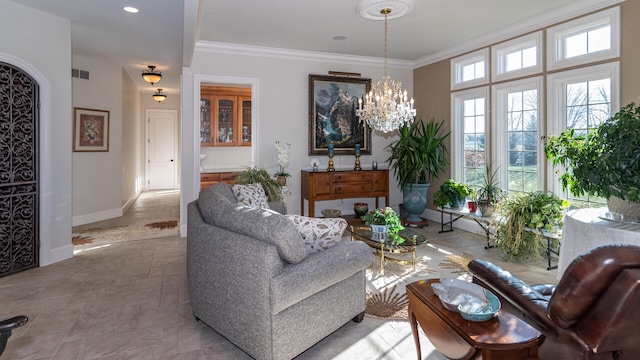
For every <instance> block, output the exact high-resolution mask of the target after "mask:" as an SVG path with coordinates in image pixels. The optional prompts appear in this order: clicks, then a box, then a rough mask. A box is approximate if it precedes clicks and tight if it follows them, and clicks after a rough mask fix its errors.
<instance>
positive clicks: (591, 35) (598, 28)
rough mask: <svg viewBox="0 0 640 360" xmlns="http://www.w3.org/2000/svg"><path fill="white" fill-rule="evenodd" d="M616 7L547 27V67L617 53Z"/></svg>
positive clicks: (596, 59)
mask: <svg viewBox="0 0 640 360" xmlns="http://www.w3.org/2000/svg"><path fill="white" fill-rule="evenodd" d="M619 39H620V8H619V7H615V8H611V9H609V10H605V11H601V12H599V13H596V14H593V15H589V16H585V17H582V18H580V19H577V20H573V21H570V22H567V23H564V24H561V25H558V26H555V27H552V28H550V29H549V30H548V31H547V50H548V51H547V56H548V60H547V67H548V69H549V70H552V69H559V68H564V67H568V66H574V65H581V64H586V63H589V62H594V61H600V60H606V59H611V58H615V57H618V56H620V40H619Z"/></svg>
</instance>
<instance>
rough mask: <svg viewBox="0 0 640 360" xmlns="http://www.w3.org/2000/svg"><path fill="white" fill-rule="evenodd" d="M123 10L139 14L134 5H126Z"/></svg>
mask: <svg viewBox="0 0 640 360" xmlns="http://www.w3.org/2000/svg"><path fill="white" fill-rule="evenodd" d="M122 10H124V11H126V12H128V13H132V14H137V13H138V9H136V8H134V7H133V6H125V7H123V8H122Z"/></svg>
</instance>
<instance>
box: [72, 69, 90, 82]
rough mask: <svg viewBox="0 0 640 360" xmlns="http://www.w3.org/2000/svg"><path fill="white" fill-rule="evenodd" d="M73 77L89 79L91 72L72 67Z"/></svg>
mask: <svg viewBox="0 0 640 360" xmlns="http://www.w3.org/2000/svg"><path fill="white" fill-rule="evenodd" d="M71 77H74V78H78V79H86V80H89V72H88V71H85V70H78V69H71Z"/></svg>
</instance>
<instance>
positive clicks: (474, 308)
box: [458, 289, 501, 322]
mask: <svg viewBox="0 0 640 360" xmlns="http://www.w3.org/2000/svg"><path fill="white" fill-rule="evenodd" d="M484 293H485V298H484V299H477V298H474V300H471V301H466V302H463V303H460V304H459V305H458V311H459V312H460V316H462V318H463V319H465V320H469V321H473V322H482V321H487V320H489V319H491V318H492V317H493V316H494V315H495V314H496V313H497V312H498V311H500V306H501V304H500V300H499V299H498V297H497V296H495V295H494V294H493V293H492V292H491V291H489V290H486V289H485V290H484Z"/></svg>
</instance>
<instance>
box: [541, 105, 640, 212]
mask: <svg viewBox="0 0 640 360" xmlns="http://www.w3.org/2000/svg"><path fill="white" fill-rule="evenodd" d="M639 129H640V107H636V106H635V104H634V103H631V104H629V105H627V106H625V107H623V108H622V109H620V111H618V112H617V113H616V114H615V115H613V117H611V118H610V119H608V120H606V121H604V122H602V123H601V124H600V125H599V126H597V127H596V128H595V129H593V130H592V131H590V132H589V133H587V134H586V136H585V135H578V136H576V134H575V131H574V130H573V129H567V130H565V131H563V132H562V133H561V134H560V135H558V136H552V137H550V138H549V141H548V142H547V144H546V145H545V153H546V155H547V158H548V159H549V160H553V165H554V166H563V167H564V174H562V176H561V177H560V180H561V182H562V187H563V188H564V189H565V190H567V189H568V190H569V191H571V193H572V194H573V195H574V196H576V197H579V196H582V195H583V194H585V193H586V194H589V195H592V196H600V197H604V198H606V199H609V198H610V197H611V196H616V197H619V198H621V199H625V200H628V201H632V202H640V131H638V130H639Z"/></svg>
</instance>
